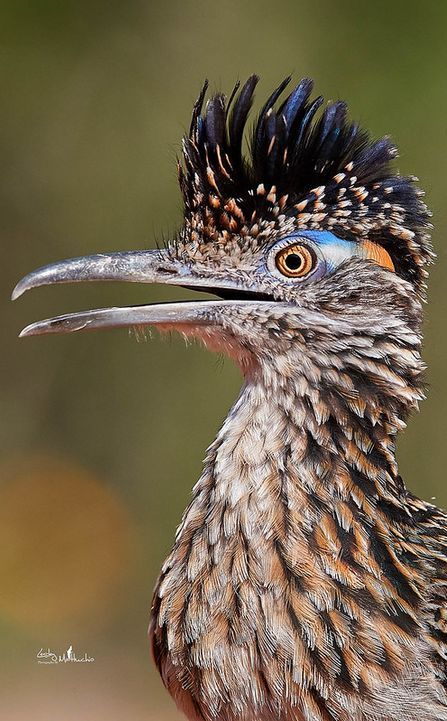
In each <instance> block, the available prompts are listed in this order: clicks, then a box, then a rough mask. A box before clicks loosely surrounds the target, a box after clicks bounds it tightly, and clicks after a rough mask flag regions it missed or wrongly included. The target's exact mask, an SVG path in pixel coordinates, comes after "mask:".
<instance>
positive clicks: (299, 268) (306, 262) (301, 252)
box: [275, 243, 317, 278]
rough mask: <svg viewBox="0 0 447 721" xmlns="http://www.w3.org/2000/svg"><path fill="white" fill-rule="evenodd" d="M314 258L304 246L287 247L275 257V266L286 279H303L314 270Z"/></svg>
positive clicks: (296, 244)
mask: <svg viewBox="0 0 447 721" xmlns="http://www.w3.org/2000/svg"><path fill="white" fill-rule="evenodd" d="M316 260H317V259H316V256H315V254H314V253H313V252H312V250H310V248H308V247H307V246H306V245H300V244H299V243H294V244H293V245H288V246H286V247H285V248H281V250H280V251H279V252H278V253H277V254H276V256H275V265H276V267H277V269H278V270H279V272H280V273H282V275H285V276H286V277H287V278H303V277H304V276H306V275H309V273H310V272H311V271H312V270H313V269H314V267H315V263H316Z"/></svg>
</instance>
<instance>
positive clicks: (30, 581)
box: [0, 456, 133, 628]
mask: <svg viewBox="0 0 447 721" xmlns="http://www.w3.org/2000/svg"><path fill="white" fill-rule="evenodd" d="M132 545H133V544H132V524H131V519H130V517H129V513H128V511H127V509H126V507H125V506H124V504H123V502H122V501H121V500H120V498H119V496H118V495H117V494H116V493H115V491H114V490H113V489H112V488H110V487H109V486H107V484H106V483H104V482H102V481H101V480H100V479H99V478H97V477H95V476H94V475H93V474H90V473H88V472H87V471H85V470H83V469H81V468H79V467H77V466H76V465H75V464H71V463H69V462H66V461H61V460H56V459H54V458H52V457H44V456H39V457H34V458H28V459H26V460H18V461H9V462H7V463H4V464H2V465H1V466H0V575H1V577H2V579H3V580H2V589H1V593H0V614H1V615H4V616H5V618H6V620H11V621H14V622H19V623H23V624H26V625H33V626H34V625H38V627H39V628H42V624H51V625H52V626H54V624H55V623H58V622H64V621H65V620H66V619H72V618H73V617H79V615H83V616H87V615H89V617H90V619H95V620H96V621H98V622H100V620H101V619H104V617H105V616H107V615H108V613H110V612H111V611H112V610H113V607H114V605H115V604H116V592H117V591H119V590H121V591H123V589H124V586H125V581H126V578H128V571H129V568H130V567H131V557H132Z"/></svg>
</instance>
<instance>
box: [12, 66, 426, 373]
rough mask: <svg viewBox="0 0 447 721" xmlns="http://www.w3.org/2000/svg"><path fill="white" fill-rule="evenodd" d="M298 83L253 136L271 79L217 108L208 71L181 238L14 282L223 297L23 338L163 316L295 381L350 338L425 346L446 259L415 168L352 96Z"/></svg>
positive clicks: (64, 322) (191, 145)
mask: <svg viewBox="0 0 447 721" xmlns="http://www.w3.org/2000/svg"><path fill="white" fill-rule="evenodd" d="M289 81H290V79H289V78H287V79H286V80H285V81H284V82H282V83H281V84H280V86H279V87H278V88H277V89H276V90H275V91H274V92H273V93H272V94H271V96H270V97H269V98H268V100H267V101H266V103H265V104H264V106H263V107H262V109H261V111H260V113H259V116H258V118H257V121H256V122H255V124H254V128H253V131H252V135H251V137H249V138H247V135H246V132H245V129H246V126H247V120H248V116H249V113H250V109H251V106H252V103H253V97H254V91H255V87H256V84H257V82H258V78H257V77H256V76H252V77H250V78H249V79H248V80H247V82H246V83H245V85H244V86H243V87H242V88H241V87H240V86H239V84H237V85H236V87H235V89H234V91H233V93H232V94H231V96H230V97H229V98H228V99H227V98H226V97H225V96H224V95H222V94H216V95H214V96H213V97H211V98H210V99H209V100H208V101H207V103H206V105H205V108H204V101H205V96H206V93H207V83H205V85H204V87H203V89H202V92H201V93H200V96H199V98H198V100H197V102H196V104H195V106H194V110H193V115H192V122H191V127H190V131H189V133H188V134H187V136H186V137H185V138H184V140H183V148H182V149H183V157H182V159H181V160H180V161H179V163H178V175H179V182H180V188H181V191H182V195H183V201H184V224H183V227H182V228H181V230H180V232H179V233H178V235H177V238H176V239H175V241H173V242H171V243H169V244H167V245H166V247H164V248H162V249H158V250H142V251H129V252H122V253H110V254H101V255H94V256H89V257H83V258H75V259H71V260H68V261H62V262H59V263H55V264H52V265H49V266H45V267H43V268H40V269H38V270H37V271H34V272H33V273H30V274H29V275H28V276H26V277H25V278H24V279H23V280H22V281H20V283H19V284H18V285H17V287H16V289H15V291H14V297H17V296H18V295H20V294H21V293H23V292H24V291H25V290H28V289H29V288H33V287H36V286H39V285H44V284H50V283H66V282H79V281H89V280H125V281H132V282H143V283H167V284H172V285H180V286H183V287H187V288H192V289H197V290H200V291H206V292H210V293H212V294H213V295H214V296H217V299H215V300H211V299H210V300H208V301H189V302H182V303H165V304H153V305H147V306H138V307H132V308H105V309H101V310H95V311H85V312H81V313H74V314H69V315H64V316H59V317H56V318H53V319H49V320H46V321H41V322H38V323H34V324H33V325H31V326H28V327H27V328H26V329H25V330H24V331H23V332H22V335H37V334H42V333H67V332H73V331H79V330H89V329H90V330H92V329H95V328H101V327H110V326H144V325H155V326H158V327H160V328H169V329H177V330H179V331H181V332H182V333H185V334H188V335H193V336H197V337H200V338H201V339H202V340H203V341H204V342H205V343H206V344H207V345H208V346H210V347H211V348H213V349H217V350H223V351H225V352H227V353H229V354H230V355H231V356H233V357H234V358H235V359H236V360H237V361H238V362H239V363H240V365H241V366H243V368H244V369H245V370H246V372H247V373H249V372H251V373H253V372H256V370H259V369H260V368H261V369H264V370H265V371H266V369H268V372H269V373H271V372H272V368H274V369H276V370H277V371H278V375H279V376H280V377H282V378H284V377H286V378H287V377H288V376H290V375H292V374H293V373H294V372H295V370H296V367H297V365H300V366H301V367H303V365H304V366H306V363H307V365H308V366H309V368H310V369H311V370H309V372H310V373H314V374H315V373H316V372H317V371H316V370H315V369H316V368H318V367H320V368H321V367H324V366H325V364H326V365H328V363H327V358H328V357H329V356H330V357H331V359H332V360H331V364H330V365H331V367H332V368H333V367H336V368H337V369H338V371H340V372H342V371H343V368H341V367H340V366H341V361H339V360H337V358H339V357H340V352H341V351H342V350H344V351H345V356H346V357H347V356H348V355H349V353H351V355H352V353H357V352H358V349H359V348H360V347H368V348H370V349H372V353H373V357H374V353H375V354H376V355H375V357H376V358H377V357H378V356H380V354H381V357H385V356H387V363H388V364H390V362H391V364H399V362H401V361H400V360H399V358H398V357H397V356H398V353H396V352H395V350H394V351H392V348H394V349H396V348H400V349H401V351H402V352H401V356H402V355H403V354H404V350H402V349H405V348H407V349H413V350H414V348H415V347H416V345H417V343H418V340H419V324H420V315H421V313H420V301H421V299H422V298H423V295H424V281H425V278H426V274H427V271H426V267H427V264H428V263H429V262H430V260H431V258H432V252H431V247H430V241H429V235H428V229H429V223H428V211H427V209H426V207H425V205H424V204H423V202H422V200H421V197H420V196H421V194H422V193H421V191H420V190H418V188H417V187H416V185H415V180H416V179H415V178H414V177H402V176H400V175H399V174H397V173H396V172H394V171H393V170H392V167H391V165H392V161H393V159H394V157H395V155H396V149H395V147H394V145H393V144H392V143H391V141H390V140H389V139H388V138H382V139H381V140H378V141H374V142H373V141H371V140H370V139H369V137H368V135H367V133H365V132H364V131H363V130H361V129H360V128H359V126H358V125H357V124H355V123H351V122H349V121H348V120H347V110H346V105H345V103H343V102H331V103H329V104H328V105H327V106H326V108H325V109H324V110H323V112H321V111H320V110H319V108H320V106H321V105H322V103H323V100H322V98H321V97H318V98H316V99H314V100H311V99H310V96H311V93H312V82H311V81H310V80H307V79H304V80H302V81H301V82H300V83H299V84H298V85H297V86H296V87H295V88H294V89H293V90H292V91H291V92H290V93H289V94H288V95H287V96H286V97H285V98H283V96H284V93H285V89H286V86H287V85H288V84H289ZM247 140H248V149H247V150H246V149H245V143H246V141H247ZM374 349H375V350H374ZM393 353H394V356H396V357H395V358H394V360H393V359H392V358H391V361H390V360H389V359H390V357H391V356H392V355H393ZM337 354H338V355H337ZM390 354H391V356H390ZM394 356H393V357H394ZM310 357H311V360H312V362H311V363H310V365H309V358H310ZM334 364H335V365H334ZM337 364H338V365H337ZM351 370H353V369H351ZM266 372H267V371H266Z"/></svg>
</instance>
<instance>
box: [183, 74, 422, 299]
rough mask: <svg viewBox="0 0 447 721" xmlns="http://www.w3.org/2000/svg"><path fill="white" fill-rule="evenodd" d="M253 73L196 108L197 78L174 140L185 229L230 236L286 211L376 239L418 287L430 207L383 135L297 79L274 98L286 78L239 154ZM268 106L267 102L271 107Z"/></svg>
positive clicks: (299, 220) (300, 222)
mask: <svg viewBox="0 0 447 721" xmlns="http://www.w3.org/2000/svg"><path fill="white" fill-rule="evenodd" d="M258 79H259V78H258V77H257V76H256V75H252V76H251V77H250V78H248V80H247V82H246V83H245V84H244V85H243V87H242V88H241V89H240V86H239V83H237V84H236V86H235V88H234V90H233V92H232V94H231V96H230V99H229V100H228V102H227V100H226V97H225V96H224V95H223V94H221V93H218V94H216V95H213V96H212V97H211V98H210V99H209V100H208V102H207V103H206V107H205V110H204V112H202V111H203V105H204V99H205V95H206V92H207V89H208V83H207V82H205V84H204V86H203V88H202V91H201V93H200V95H199V98H198V100H197V102H196V103H195V105H194V109H193V115H192V121H191V128H190V132H189V135H187V136H186V137H185V138H184V141H183V157H184V165H183V166H182V164H181V163H179V166H178V169H179V181H180V187H181V190H182V194H183V198H184V204H185V220H186V229H187V232H188V231H189V232H190V233H193V234H194V236H195V237H196V239H197V237H200V242H207V241H209V240H217V239H218V240H220V241H222V239H223V240H225V238H228V237H229V234H231V235H232V236H234V235H235V234H238V235H240V236H241V237H242V238H244V237H246V236H247V235H249V236H251V237H253V236H255V237H256V236H257V234H258V233H259V229H260V228H262V227H263V226H265V225H266V224H267V227H270V228H272V227H276V228H280V227H281V223H282V222H284V221H286V220H289V222H290V218H293V219H294V220H295V224H296V228H297V229H300V228H310V229H330V230H332V231H333V232H334V233H336V234H338V235H340V236H341V237H345V238H350V239H353V240H356V239H358V240H359V239H363V238H368V239H369V240H371V241H373V242H376V243H379V244H380V245H383V246H384V247H385V248H386V249H387V251H388V252H389V253H390V255H391V257H392V258H393V261H394V265H395V267H396V271H397V273H398V274H400V275H401V276H402V277H404V278H406V279H407V280H409V281H411V282H412V283H413V284H414V287H415V289H416V291H417V292H418V293H423V289H424V279H425V277H426V275H427V271H426V266H427V264H428V263H429V262H430V260H431V259H432V257H433V254H432V251H431V245H430V238H429V233H428V230H429V228H430V225H429V222H428V217H429V213H428V211H427V208H426V206H425V205H424V203H423V202H422V200H421V197H420V196H421V195H422V191H420V190H419V189H418V188H417V187H416V186H415V180H417V179H416V178H414V177H404V176H400V175H399V174H398V173H397V172H396V171H393V169H392V168H391V161H392V160H393V159H394V158H395V156H396V154H397V150H396V148H395V146H394V145H393V143H392V142H391V141H390V139H389V138H387V137H384V138H382V139H380V140H376V141H372V140H370V138H369V136H368V134H367V133H366V132H365V131H364V130H362V129H360V128H359V126H358V125H357V124H356V123H352V122H349V121H348V120H347V106H346V104H345V103H344V102H342V101H336V102H330V103H328V105H327V106H326V108H325V109H324V111H323V113H322V114H321V116H320V117H319V119H318V118H317V111H318V109H319V108H320V106H321V105H322V103H323V98H322V97H321V96H320V97H317V98H316V99H315V100H313V101H311V100H310V95H311V92H312V88H313V83H312V81H311V80H309V79H307V78H305V79H303V80H301V82H300V83H299V84H298V85H297V86H296V87H295V88H294V90H292V92H291V93H290V94H289V95H288V96H287V97H286V99H285V100H284V101H283V102H282V103H281V104H280V105H279V106H278V107H276V106H277V104H278V101H279V98H280V96H281V95H282V93H283V91H284V89H285V88H286V86H287V85H288V83H289V82H290V78H286V79H285V80H284V81H283V82H282V83H281V84H280V85H279V86H278V88H277V89H276V90H275V91H274V92H273V93H272V94H271V95H270V97H269V98H268V100H267V102H266V103H265V105H264V106H263V108H262V109H261V111H260V113H259V116H258V118H257V121H256V123H255V125H254V128H253V131H252V135H251V141H250V143H249V146H250V147H249V153H248V156H245V155H244V151H243V139H244V133H245V129H246V126H247V119H248V116H249V113H250V110H251V107H252V104H253V98H254V91H255V87H256V85H257V83H258ZM275 108H276V109H275Z"/></svg>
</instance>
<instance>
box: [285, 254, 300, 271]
mask: <svg viewBox="0 0 447 721" xmlns="http://www.w3.org/2000/svg"><path fill="white" fill-rule="evenodd" d="M285 262H286V266H287V268H288V269H289V270H299V269H300V268H301V266H302V265H303V259H302V257H301V256H300V255H297V254H296V253H289V255H288V256H287V257H286V259H285Z"/></svg>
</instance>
